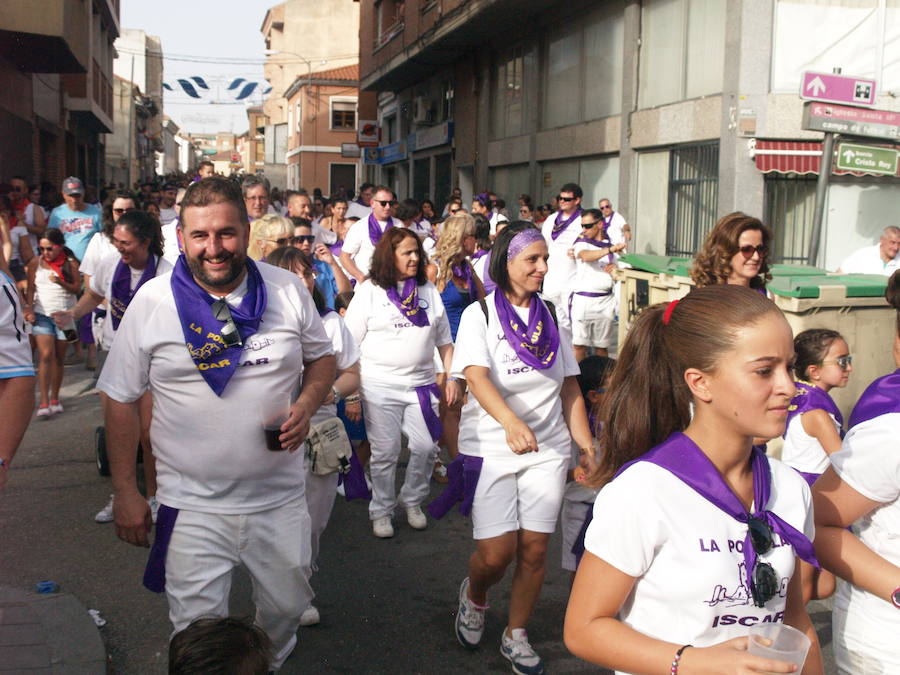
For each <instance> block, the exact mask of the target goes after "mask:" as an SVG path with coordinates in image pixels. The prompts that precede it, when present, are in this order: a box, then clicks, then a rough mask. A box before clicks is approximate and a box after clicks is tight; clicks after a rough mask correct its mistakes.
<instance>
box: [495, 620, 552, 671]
mask: <svg viewBox="0 0 900 675" xmlns="http://www.w3.org/2000/svg"><path fill="white" fill-rule="evenodd" d="M510 634H511V637H506V631H505V630H504V631H503V637H502V638H501V640H500V653H501V654H503V656H504V658H505V659H506V660H507V661H509V662H510V664H512V670H513V672H514V673H519V675H544V662H543V661H541V657H540V656H538V655H537V653H536V652H535V651H534V649H532V647H531V645H530V644H529V643H528V633H526V632H525V629H524V628H514V629H513V630H511V631H510Z"/></svg>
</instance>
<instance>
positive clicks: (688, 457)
mask: <svg viewBox="0 0 900 675" xmlns="http://www.w3.org/2000/svg"><path fill="white" fill-rule="evenodd" d="M635 462H650V463H652V464H656V465H657V466H661V467H662V468H664V469H666V470H667V471H669V472H670V473H672V474H673V475H674V476H675V477H677V478H679V479H680V480H681V481H682V482H683V483H684V484H685V485H687V486H688V487H690V488H692V489H693V490H694V491H695V492H697V494H699V495H700V496H701V497H703V498H704V499H706V500H707V501H709V502H710V503H711V504H713V505H714V506H716V507H718V508H719V509H721V510H722V511H724V512H725V513H727V514H728V515H729V516H731V517H732V518H734V519H735V520H737V521H738V522H740V523H746V522H748V521H749V519H750V518H755V519H757V520H761V521H763V522H764V523H766V524H767V525H768V526H769V527H770V528H772V531H773V532H776V533H777V534H778V535H779V536H780V537H781V538H782V540H784V541H786V542H787V543H789V544H790V545H791V546H792V547H793V549H794V552H795V553H796V554H797V555H798V556H800V558H801V559H802V560H805V561H806V562H808V563H809V564H810V565H813V566H814V567H818V566H819V562H818V560H816V552H815V549H814V548H813V545H812V542H811V541H810V540H809V539H808V538H807V537H806V535H805V534H804V533H803V532H801V531H799V530H797V529H796V528H794V527H793V526H792V525H791V524H790V523H787V522H786V521H784V520H782V519H781V518H780V517H779V516H777V515H776V514H774V513H772V512H771V511H768V510H766V506H767V505H768V503H769V496H770V494H771V490H772V485H771V483H772V472H771V470H770V468H769V459H768V457H766V454H765V453H764V452H763V451H762V450H761V449H760V448H759V447H756V446H754V447H753V449H752V450H751V452H750V462H751V467H752V470H753V508H755V509H756V511H755V512H754V513H748V512H747V510H746V509H744V505H743V504H742V503H741V500H740V499H738V498H737V496H736V495H735V494H734V492H732V491H731V488H730V487H728V484H727V483H725V480H724V479H723V478H722V475H721V474H720V473H719V471H718V469H716V467H715V465H713V463H712V462H711V461H710V459H709V457H707V456H706V455H705V454H704V453H703V451H702V450H701V449H700V448H699V447H697V444H696V443H694V441H692V440H691V439H690V438H689V437H688V436H686V435H685V434H683V433H681V432H676V433H673V434H672V435H671V436H669V438H667V439H666V440H665V441H663V442H662V443H660V444H659V445H657V446H656V447H654V448H652V449H650V450H649V451H648V452H646V453H645V454H643V455H641V456H640V457H638V458H637V459H635V460H632V461H631V462H628V463H627V464H625V465H624V466H623V467H622V468H621V469H619V471H618V472H617V473H616V476H618V475H619V474H620V473H622V472H623V471H624V470H625V469H627V468H628V467H629V466H631V465H632V464H634V463H635ZM755 568H756V551H755V550H754V549H753V544H752V542H751V540H750V530H749V528H748V530H747V535H746V537H744V569H745V570H746V574H747V585H748V586H749V587H750V588H749V590H750V591H751V593H750V595H751V597H752V596H753V593H754V589H753V585H754V583H753V570H754V569H755Z"/></svg>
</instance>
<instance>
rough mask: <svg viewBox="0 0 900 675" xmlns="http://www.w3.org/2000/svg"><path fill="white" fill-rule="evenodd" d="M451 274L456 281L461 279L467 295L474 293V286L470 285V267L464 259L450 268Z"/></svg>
mask: <svg viewBox="0 0 900 675" xmlns="http://www.w3.org/2000/svg"><path fill="white" fill-rule="evenodd" d="M451 272H453V276H454V277H456V278H457V279H462V280H463V282H464V283H465V284H466V290H468V291H469V293H474V292H475V287H474V284H473V283H472V281H473V279H472V265H470V264H469V262H468V261H467V260H465V259H463V260H461V261H460V263H459V265H453V267H452V268H451Z"/></svg>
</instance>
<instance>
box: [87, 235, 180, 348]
mask: <svg viewBox="0 0 900 675" xmlns="http://www.w3.org/2000/svg"><path fill="white" fill-rule="evenodd" d="M94 239H97V237H94ZM120 260H121V258H120V257H119V256H115V257H110V256H107V257H106V258H104V259H103V260H102V261H101V262H100V264H99V265H98V267H97V269H96V271H95V272H94V274H93V276H92V277H91V281H90V286H91V290H92V291H94V293H96V294H97V295H102V296H103V297H104V298H106V300H107V302H108V301H109V298H110V297H111V295H112V282H113V277H114V276H115V274H116V267H118V266H119V261H120ZM128 269H129V271H130V272H131V288H132V290H133V289H134V287H135V286H137V285H138V283H139V282H140V280H141V277H142V276H143V275H144V270H136V269H134V268H133V267H129V268H128ZM171 270H172V265H171V264H170V263H169V262H168V261H167V260H166V259H165V258H163V259H162V260H158V261H157V263H156V276H161V275H163V274H165V273H166V272H170V271H171ZM147 283H149V281H148V282H147ZM128 306H129V308H130V307H131V305H130V304H129V305H128ZM119 325H121V323H120V324H119ZM115 336H116V331H115V330H114V329H113V322H112V317H111V316H109V315H108V314H107V317H106V320H105V321H104V322H103V346H104V347H105V348H106V349H109V348H110V346H111V345H112V343H113V338H114V337H115Z"/></svg>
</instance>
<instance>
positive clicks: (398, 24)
mask: <svg viewBox="0 0 900 675" xmlns="http://www.w3.org/2000/svg"><path fill="white" fill-rule="evenodd" d="M405 26H406V24H405V23H404V22H403V19H400V18H398V19H397V20H396V21H395V22H394V23H392V24H391V25H390V26H388V27H387V28H385V29H384V30H382V31H381V33H380V34H379V35H376V36H375V49H379V48H381V47H383V46H384V45H386V44H387V43H388V42H390V41H391V40H393V39H394V38H395V37H397V36H398V35H400V33H402V32H403V29H404V28H405Z"/></svg>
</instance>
